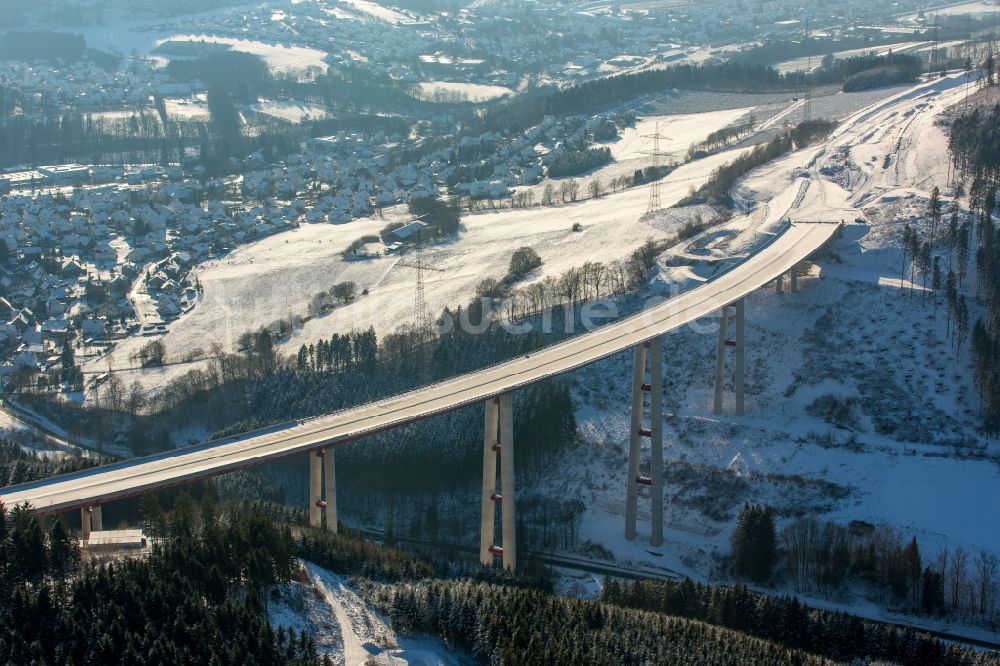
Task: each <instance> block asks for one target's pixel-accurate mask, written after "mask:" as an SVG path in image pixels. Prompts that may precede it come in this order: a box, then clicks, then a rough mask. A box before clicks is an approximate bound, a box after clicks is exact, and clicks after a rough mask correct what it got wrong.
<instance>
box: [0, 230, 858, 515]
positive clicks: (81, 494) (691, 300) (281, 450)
mask: <svg viewBox="0 0 1000 666" xmlns="http://www.w3.org/2000/svg"><path fill="white" fill-rule="evenodd" d="M837 228H838V227H837V225H834V224H793V225H791V226H790V227H789V228H788V229H787V230H786V231H785V232H784V233H782V234H781V235H779V236H778V237H776V238H775V240H774V241H773V242H771V243H770V244H769V245H767V246H766V247H765V248H764V249H762V250H761V251H759V252H758V253H756V254H754V255H752V256H751V257H749V258H748V259H746V260H745V261H743V262H742V263H740V264H738V265H736V266H735V267H734V268H733V269H731V270H729V271H728V272H726V273H724V274H722V275H720V276H718V277H717V278H715V279H713V280H711V281H710V282H707V283H705V284H703V285H700V286H698V287H696V288H695V289H692V290H690V291H687V292H685V293H683V294H681V295H680V296H678V297H676V298H673V299H670V300H668V301H665V302H663V303H661V304H659V305H656V306H654V307H650V308H647V309H646V310H643V311H642V312H640V313H638V314H637V315H634V316H632V317H629V318H627V319H623V320H621V321H619V322H616V323H614V324H609V325H607V326H604V327H602V328H599V329H597V330H594V331H591V332H589V333H586V334H582V335H579V336H576V337H573V338H571V339H569V340H566V341H564V342H561V343H559V344H556V345H552V346H550V347H545V348H543V349H541V350H539V351H537V352H535V353H532V354H530V355H528V356H524V357H519V358H517V359H514V360H511V361H508V362H506V363H503V364H500V365H496V366H492V367H488V368H484V369H483V370H479V371H477V372H473V373H469V374H466V375H461V376H459V377H455V378H452V379H448V380H445V381H442V382H439V383H436V384H431V385H429V386H425V387H423V388H421V389H418V390H416V391H412V392H410V393H404V394H401V395H396V396H392V397H390V398H386V399H384V400H380V401H378V402H373V403H369V404H365V405H361V406H359V407H354V408H351V409H347V410H344V411H341V412H337V413H335V414H329V415H326V416H320V417H316V418H312V419H308V420H304V421H300V422H295V423H289V424H284V425H280V426H275V427H272V428H267V429H264V430H260V431H255V432H252V433H247V434H244V435H240V436H236V437H228V438H225V439H220V440H215V441H210V442H206V443H204V444H198V445H195V446H191V447H187V448H182V449H177V450H174V451H169V452H166V453H161V454H157V455H154V456H149V457H145V458H134V459H131V460H127V461H124V462H120V463H115V464H112V465H105V466H102V467H98V468H94V469H91V470H86V471H83V472H77V473H73V474H66V475H63V476H57V477H52V478H49V479H43V480H40V481H36V482H32V483H26V484H21V485H17V486H9V487H7V488H2V489H0V501H2V502H3V503H4V504H6V505H7V506H12V505H14V504H20V503H22V502H28V503H30V504H31V505H32V506H33V507H35V509H36V510H37V511H39V512H41V513H54V512H57V511H65V510H69V509H74V508H80V507H85V506H91V505H95V504H101V503H104V502H108V501H110V500H114V499H121V498H123V497H129V496H133V495H137V494H140V493H143V492H146V491H149V490H155V489H159V488H165V487H169V486H174V485H177V484H180V483H184V482H189V481H194V480H196V479H202V478H207V477H211V476H214V475H217V474H223V473H226V472H232V471H235V470H238V469H243V468H246V467H251V466H253V465H257V464H260V463H265V462H268V461H271V460H276V459H279V458H283V457H287V456H290V455H295V454H300V453H304V452H306V451H309V450H311V449H316V448H320V447H323V446H330V445H338V444H343V443H346V442H349V441H351V440H354V439H358V438H361V437H365V436H368V435H371V434H374V433H377V432H381V431H384V430H389V429H392V428H396V427H399V426H401V425H404V424H407V423H411V422H413V421H416V420H419V419H422V418H426V417H428V416H433V415H435V414H441V413H444V412H448V411H451V410H453V409H457V408H459V407H462V406H465V405H470V404H473V403H476V402H481V401H483V400H486V399H487V398H490V397H493V396H496V395H500V394H502V393H506V392H508V391H511V390H514V389H518V388H522V387H524V386H528V385H530V384H534V383H536V382H540V381H543V380H545V379H548V378H550V377H554V376H556V375H560V374H563V373H567V372H570V371H572V370H576V369H577V368H580V367H582V366H585V365H589V364H590V363H593V362H595V361H598V360H600V359H603V358H606V357H608V356H611V355H613V354H617V353H619V352H621V351H624V350H626V349H629V348H631V347H634V346H635V345H638V344H641V343H642V342H645V341H646V340H649V339H651V338H653V337H656V336H658V335H662V334H664V333H668V332H670V331H673V330H675V329H677V328H680V327H681V326H683V325H685V324H687V323H690V322H693V321H696V320H698V319H701V318H703V317H706V316H708V315H710V314H712V313H713V312H714V311H716V310H718V309H719V308H720V307H722V306H724V305H727V304H729V303H732V302H734V301H736V300H738V299H740V298H742V297H744V296H746V295H747V294H749V293H751V292H753V291H755V290H757V289H759V288H760V287H762V286H764V285H765V284H767V283H768V282H770V281H772V280H774V279H776V278H777V277H778V276H779V275H781V274H782V273H784V272H786V271H788V270H789V269H791V268H792V267H793V266H795V265H796V264H797V263H798V262H799V261H801V260H803V259H805V258H806V257H808V256H809V255H811V254H813V253H814V252H815V251H816V250H818V249H819V248H820V247H822V246H823V245H824V244H825V243H826V242H827V241H828V240H829V239H830V238H831V237H832V236H833V235H834V234H835V233H836V231H837Z"/></svg>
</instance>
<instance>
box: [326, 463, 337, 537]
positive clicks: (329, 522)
mask: <svg viewBox="0 0 1000 666" xmlns="http://www.w3.org/2000/svg"><path fill="white" fill-rule="evenodd" d="M333 451H334V448H333V447H332V446H329V447H327V448H326V449H325V450H324V451H323V485H324V495H325V500H326V508H325V509H324V512H325V513H326V529H327V531H329V532H333V533H334V534H336V533H337V465H336V461H335V460H334V457H333Z"/></svg>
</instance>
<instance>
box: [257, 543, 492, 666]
mask: <svg viewBox="0 0 1000 666" xmlns="http://www.w3.org/2000/svg"><path fill="white" fill-rule="evenodd" d="M300 564H301V565H302V567H303V571H304V573H305V577H304V580H302V581H301V582H293V583H289V584H287V585H284V586H282V587H281V588H279V590H278V591H277V593H276V597H277V598H276V599H274V598H272V600H271V603H270V604H269V607H268V613H269V615H270V620H271V625H272V626H273V627H274V628H275V629H276V630H277V629H278V628H279V627H284V628H285V630H286V631H289V630H291V631H293V632H295V633H296V634H298V633H299V632H303V631H304V632H305V633H306V635H307V636H309V637H310V638H311V639H312V640H313V641H315V643H316V647H317V651H318V652H319V654H320V655H321V656H324V655H325V656H329V658H330V659H331V660H332V661H333V663H334V664H336V665H337V666H357V665H359V664H378V665H379V666H404V665H405V664H412V665H414V666H417V665H419V666H459V665H462V664H467V663H472V662H471V660H469V659H468V658H467V657H465V656H464V655H462V654H460V653H458V652H456V651H454V650H452V649H450V648H448V647H447V646H445V645H444V644H443V643H442V642H441V641H440V640H439V639H437V638H432V637H414V636H408V637H400V636H397V635H396V632H395V631H394V630H393V629H392V628H391V627H390V626H389V625H388V624H387V623H386V621H385V620H384V619H383V618H382V617H381V616H380V615H379V614H378V613H377V612H376V611H374V610H373V609H371V608H370V607H369V606H368V604H366V603H365V602H364V601H363V600H362V599H361V598H360V597H359V596H358V594H357V593H356V592H354V591H353V590H352V589H351V588H350V585H349V583H348V582H347V581H346V580H345V579H344V578H342V577H341V576H338V575H336V574H333V573H330V572H329V571H327V570H326V569H323V568H322V567H318V566H316V565H315V564H312V563H310V562H302V561H300Z"/></svg>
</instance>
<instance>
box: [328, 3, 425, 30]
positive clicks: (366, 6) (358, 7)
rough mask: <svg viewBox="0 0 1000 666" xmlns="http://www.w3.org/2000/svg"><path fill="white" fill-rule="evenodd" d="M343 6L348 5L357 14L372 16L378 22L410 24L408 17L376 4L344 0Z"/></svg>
mask: <svg viewBox="0 0 1000 666" xmlns="http://www.w3.org/2000/svg"><path fill="white" fill-rule="evenodd" d="M344 4H345V5H348V6H349V7H351V8H352V9H354V10H355V11H357V12H360V13H362V14H368V15H369V16H373V17H375V18H377V19H379V20H380V21H386V22H388V23H394V24H397V25H398V24H401V23H409V22H411V19H410V17H409V16H407V15H406V14H403V13H402V12H398V11H396V10H395V9H391V8H389V7H386V6H385V5H381V4H379V3H377V2H370V1H369V0H344Z"/></svg>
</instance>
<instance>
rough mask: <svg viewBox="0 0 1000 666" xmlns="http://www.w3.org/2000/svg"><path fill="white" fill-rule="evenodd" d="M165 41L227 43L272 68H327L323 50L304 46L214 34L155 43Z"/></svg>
mask: <svg viewBox="0 0 1000 666" xmlns="http://www.w3.org/2000/svg"><path fill="white" fill-rule="evenodd" d="M167 41H171V42H205V43H207V44H227V45H229V46H230V47H232V49H233V50H234V51H242V52H244V53H252V54H254V55H257V56H260V57H261V58H262V59H263V60H264V62H265V63H267V66H268V67H270V68H271V69H272V70H284V71H289V70H291V71H299V70H305V69H308V68H310V67H318V68H319V69H321V70H322V71H324V72H325V71H326V69H327V65H326V63H325V62H324V60H323V59H324V58H326V56H327V54H326V53H324V52H323V51H319V50H317V49H310V48H306V47H304V46H286V45H284V44H269V43H266V42H259V41H254V40H250V39H234V38H232V37H217V36H215V35H171V36H170V37H168V38H167V39H161V40H158V43H157V45H159V44H162V43H163V42H167Z"/></svg>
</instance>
